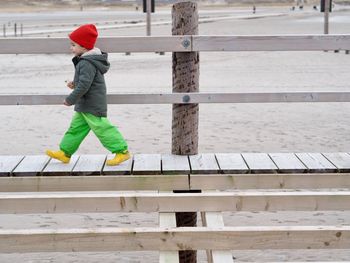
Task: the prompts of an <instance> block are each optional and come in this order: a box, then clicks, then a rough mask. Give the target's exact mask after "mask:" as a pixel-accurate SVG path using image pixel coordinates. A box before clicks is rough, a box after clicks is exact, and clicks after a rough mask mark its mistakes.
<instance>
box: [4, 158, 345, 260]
mask: <svg viewBox="0 0 350 263" xmlns="http://www.w3.org/2000/svg"><path fill="white" fill-rule="evenodd" d="M107 157H108V156H105V155H81V156H75V157H73V158H72V161H71V163H70V164H62V163H59V162H57V161H56V160H52V159H50V158H48V157H46V156H0V174H1V177H0V213H1V214H26V213H79V212H82V213H91V212H92V213H100V212H111V213H116V212H117V213H118V212H158V213H159V227H158V228H156V227H153V228H150V227H147V228H142V227H141V228H140V227H136V228H133V227H130V228H127V229H125V228H123V229H121V228H114V227H109V228H99V227H94V228H91V229H90V228H77V229H65V228H60V229H55V230H53V229H45V230H44V229H30V230H29V229H17V230H13V229H0V252H1V253H9V252H16V253H24V252H29V251H30V252H54V251H55V252H68V251H72V250H74V251H91V250H93V251H116V250H120V251H123V250H159V251H160V252H161V253H160V262H178V257H177V251H178V250H207V257H208V262H233V258H232V252H231V250H237V249H238V250H245V249H309V248H311V249H339V248H343V249H349V248H350V226H244V227H232V226H225V225H224V222H223V217H222V212H224V211H318V210H328V211H340V210H350V191H349V189H350V173H348V170H349V168H350V154H348V153H295V154H294V153H269V154H267V153H242V154H239V153H233V154H229V153H217V154H199V155H193V156H175V155H169V154H163V155H162V154H136V155H134V156H133V158H132V160H130V161H128V162H126V163H124V164H123V165H121V166H117V167H108V166H105V165H104V164H105V160H106V158H107ZM86 175H89V176H86ZM184 189H188V190H201V192H196V193H173V190H184ZM151 190H152V191H151ZM218 190H224V191H218ZM225 190H231V191H225ZM232 190H233V191H232ZM123 191H128V192H123ZM130 191H138V192H130ZM186 211H188V212H193V211H197V212H200V213H201V215H202V224H203V226H200V227H176V223H175V212H186ZM150 240H152V242H150Z"/></svg>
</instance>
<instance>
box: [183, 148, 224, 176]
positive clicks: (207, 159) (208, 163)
mask: <svg viewBox="0 0 350 263" xmlns="http://www.w3.org/2000/svg"><path fill="white" fill-rule="evenodd" d="M189 158H190V164H191V174H199V173H200V174H213V173H219V166H218V163H217V161H216V159H215V155H214V154H213V153H203V154H196V155H190V156H189Z"/></svg>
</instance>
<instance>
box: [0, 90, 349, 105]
mask: <svg viewBox="0 0 350 263" xmlns="http://www.w3.org/2000/svg"><path fill="white" fill-rule="evenodd" d="M65 97H66V95H58V94H57V95H0V105H60V104H61V103H62V100H63V99H64V98H65ZM107 102H108V104H174V103H175V104H191V103H295V102H350V92H274V93H267V92H262V93H251V92H250V93H244V92H243V93H186V94H184V93H162V94H149V93H146V94H139V93H138V94H108V96H107Z"/></svg>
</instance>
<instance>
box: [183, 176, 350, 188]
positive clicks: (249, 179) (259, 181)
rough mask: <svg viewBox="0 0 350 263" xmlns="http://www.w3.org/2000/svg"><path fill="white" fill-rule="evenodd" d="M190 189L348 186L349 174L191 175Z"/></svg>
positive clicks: (349, 185) (349, 182)
mask: <svg viewBox="0 0 350 263" xmlns="http://www.w3.org/2000/svg"><path fill="white" fill-rule="evenodd" d="M190 185H191V189H203V190H208V189H211V190H213V189H217V190H227V189H241V190H242V189H322V188H328V189H329V188H350V174H349V173H336V174H326V173H322V174H316V173H309V174H244V175H238V174H235V175H220V176H217V175H191V183H190Z"/></svg>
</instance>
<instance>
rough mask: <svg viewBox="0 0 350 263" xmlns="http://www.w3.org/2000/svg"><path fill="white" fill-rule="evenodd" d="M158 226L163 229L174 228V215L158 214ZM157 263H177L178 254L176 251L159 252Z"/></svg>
mask: <svg viewBox="0 0 350 263" xmlns="http://www.w3.org/2000/svg"><path fill="white" fill-rule="evenodd" d="M159 226H160V227H163V228H165V227H166V228H174V227H176V215H175V213H159ZM159 263H179V253H178V252H177V251H161V252H160V253H159Z"/></svg>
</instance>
